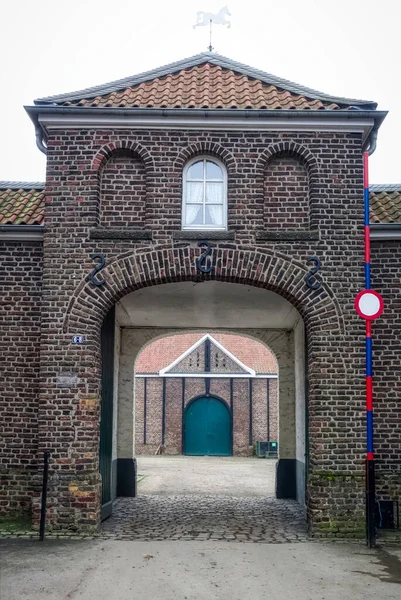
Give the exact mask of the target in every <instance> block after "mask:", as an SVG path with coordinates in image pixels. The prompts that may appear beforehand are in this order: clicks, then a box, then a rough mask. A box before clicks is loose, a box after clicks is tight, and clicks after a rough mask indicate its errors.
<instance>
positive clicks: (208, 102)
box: [63, 63, 340, 110]
mask: <svg viewBox="0 0 401 600" xmlns="http://www.w3.org/2000/svg"><path fill="white" fill-rule="evenodd" d="M63 104H64V105H65V106H92V107H93V106H98V107H122V108H127V107H137V108H237V109H258V110H276V109H282V110H287V109H298V110H301V109H309V110H318V109H329V110H333V109H339V108H340V106H339V105H338V104H335V103H334V102H330V101H321V100H318V99H313V98H308V97H307V96H304V95H301V94H296V93H293V92H289V91H286V90H281V89H279V88H278V87H276V86H274V85H267V84H266V83H264V82H262V81H260V80H258V79H253V78H251V77H248V76H247V75H244V74H239V73H235V72H234V71H231V70H229V69H224V68H222V67H220V66H217V65H212V64H209V63H206V64H203V65H199V66H195V67H192V68H189V69H183V70H181V71H179V72H178V73H172V74H169V75H166V76H164V77H160V78H159V77H156V78H155V79H153V80H151V81H145V82H142V83H140V84H138V85H135V86H133V87H127V88H126V89H123V90H118V91H113V92H111V93H109V94H105V95H99V96H95V97H86V98H81V99H79V100H71V101H66V102H64V103H63Z"/></svg>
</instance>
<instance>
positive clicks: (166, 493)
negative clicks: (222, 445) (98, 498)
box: [102, 456, 306, 543]
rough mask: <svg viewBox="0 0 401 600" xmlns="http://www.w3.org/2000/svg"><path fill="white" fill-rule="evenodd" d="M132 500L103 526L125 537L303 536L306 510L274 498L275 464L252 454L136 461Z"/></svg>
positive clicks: (122, 501)
mask: <svg viewBox="0 0 401 600" xmlns="http://www.w3.org/2000/svg"><path fill="white" fill-rule="evenodd" d="M138 472H139V473H140V474H142V475H145V478H144V479H143V480H142V481H141V482H140V483H139V486H138V494H139V495H138V497H137V498H119V499H118V500H117V501H116V502H115V503H114V507H113V516H112V517H111V518H110V519H108V520H107V521H105V522H104V523H103V528H102V529H103V532H104V534H105V535H107V536H111V537H117V538H118V539H130V540H227V541H240V542H264V543H267V542H271V543H282V542H296V541H303V540H305V539H306V523H305V513H304V509H303V507H301V506H300V505H299V504H298V503H297V502H295V501H292V500H276V499H275V497H274V480H275V461H271V460H263V459H256V458H232V457H230V458H218V457H184V456H180V457H168V456H167V457H166V456H162V457H160V456H156V457H154V456H152V457H140V458H139V459H138Z"/></svg>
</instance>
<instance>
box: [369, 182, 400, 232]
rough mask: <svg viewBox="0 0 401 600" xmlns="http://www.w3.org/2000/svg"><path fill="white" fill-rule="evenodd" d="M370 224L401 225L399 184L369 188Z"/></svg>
mask: <svg viewBox="0 0 401 600" xmlns="http://www.w3.org/2000/svg"><path fill="white" fill-rule="evenodd" d="M370 222H371V223H372V224H373V223H401V184H389V185H372V186H370Z"/></svg>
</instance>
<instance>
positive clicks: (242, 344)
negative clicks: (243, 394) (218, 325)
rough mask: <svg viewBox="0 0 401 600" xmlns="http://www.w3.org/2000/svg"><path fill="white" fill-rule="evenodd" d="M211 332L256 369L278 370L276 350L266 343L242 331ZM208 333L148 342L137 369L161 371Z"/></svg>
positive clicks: (146, 371) (187, 334)
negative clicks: (274, 352) (240, 332)
mask: <svg viewBox="0 0 401 600" xmlns="http://www.w3.org/2000/svg"><path fill="white" fill-rule="evenodd" d="M210 335H211V336H212V337H213V338H214V339H215V340H216V341H217V342H219V343H220V344H221V345H222V346H224V348H226V350H228V351H229V352H231V354H233V355H234V356H235V357H236V358H237V359H238V360H240V361H241V362H242V363H244V364H245V365H246V366H247V367H250V368H251V369H254V370H255V371H256V373H271V374H274V373H277V371H278V368H277V363H276V359H275V357H274V356H273V354H272V353H271V352H270V351H269V350H268V348H266V346H264V345H263V344H262V343H260V342H257V341H255V340H252V339H250V338H246V337H244V336H240V335H233V334H228V333H213V332H210ZM203 336H204V333H183V334H177V335H174V336H168V337H164V338H161V339H160V340H156V341H154V342H152V343H151V344H149V346H146V348H145V349H144V350H143V351H142V352H141V354H140V355H139V358H138V361H137V363H136V372H137V373H158V372H159V371H160V369H164V368H165V367H167V366H168V365H170V364H171V363H172V362H173V361H174V360H176V359H177V358H178V357H179V356H181V354H183V353H184V352H185V351H186V350H188V349H189V348H191V346H193V345H194V344H195V343H196V342H197V341H198V340H200V339H201V338H202V337H203Z"/></svg>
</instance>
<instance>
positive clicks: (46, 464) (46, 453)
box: [39, 450, 50, 542]
mask: <svg viewBox="0 0 401 600" xmlns="http://www.w3.org/2000/svg"><path fill="white" fill-rule="evenodd" d="M49 462H50V451H49V450H45V451H44V453H43V483H42V505H41V508H40V527H39V539H40V541H41V542H43V540H44V539H45V526H46V504H47V482H48V479H49Z"/></svg>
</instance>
